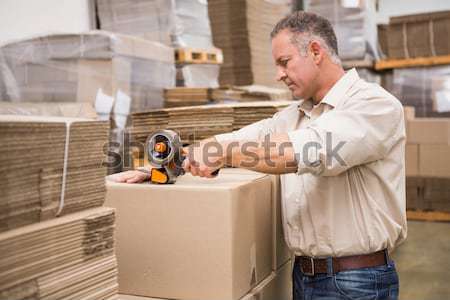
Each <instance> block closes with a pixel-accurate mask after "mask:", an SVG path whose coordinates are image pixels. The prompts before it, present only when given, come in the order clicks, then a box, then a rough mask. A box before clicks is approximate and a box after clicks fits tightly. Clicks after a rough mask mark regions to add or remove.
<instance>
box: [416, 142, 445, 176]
mask: <svg viewBox="0 0 450 300" xmlns="http://www.w3.org/2000/svg"><path fill="white" fill-rule="evenodd" d="M419 153H420V154H419V172H420V175H421V176H430V177H450V145H426V144H422V145H419Z"/></svg>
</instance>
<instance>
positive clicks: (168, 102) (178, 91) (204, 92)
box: [164, 87, 211, 107]
mask: <svg viewBox="0 0 450 300" xmlns="http://www.w3.org/2000/svg"><path fill="white" fill-rule="evenodd" d="M210 99H211V89H209V88H187V87H177V88H173V89H166V90H164V101H165V102H164V106H165V107H178V106H194V105H204V104H208V103H209V102H210Z"/></svg>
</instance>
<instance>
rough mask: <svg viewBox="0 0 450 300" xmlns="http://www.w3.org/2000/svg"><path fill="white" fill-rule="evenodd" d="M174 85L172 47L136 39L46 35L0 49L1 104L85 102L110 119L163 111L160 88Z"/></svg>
mask: <svg viewBox="0 0 450 300" xmlns="http://www.w3.org/2000/svg"><path fill="white" fill-rule="evenodd" d="M174 86H175V66H174V52H173V49H172V48H170V47H167V46H165V45H163V44H160V43H157V42H150V41H146V40H143V39H140V38H136V37H130V36H124V35H120V34H112V33H109V32H104V31H92V32H88V33H82V34H49V35H46V36H40V37H36V38H32V39H28V40H24V41H18V42H14V43H10V44H7V45H4V46H2V47H0V100H2V101H8V102H31V103H43V102H46V103H49V102H50V103H52V102H53V103H56V102H57V103H61V102H64V103H90V104H92V106H95V108H96V110H97V113H98V114H99V115H100V116H102V117H103V118H104V119H109V118H110V117H111V118H112V119H113V120H115V119H116V116H117V119H123V117H125V119H126V117H127V116H128V114H129V113H131V112H135V111H142V110H146V109H151V108H161V107H163V89H164V88H171V87H174ZM126 123H127V121H119V122H118V123H117V124H115V125H114V126H118V127H121V128H124V127H125V126H126Z"/></svg>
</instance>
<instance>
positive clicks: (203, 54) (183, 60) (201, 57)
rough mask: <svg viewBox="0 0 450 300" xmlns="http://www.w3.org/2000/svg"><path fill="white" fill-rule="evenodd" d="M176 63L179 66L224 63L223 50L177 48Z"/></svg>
mask: <svg viewBox="0 0 450 300" xmlns="http://www.w3.org/2000/svg"><path fill="white" fill-rule="evenodd" d="M175 62H176V64H178V65H184V64H215V65H219V64H222V63H223V54H222V50H220V49H217V48H212V49H193V48H177V49H175Z"/></svg>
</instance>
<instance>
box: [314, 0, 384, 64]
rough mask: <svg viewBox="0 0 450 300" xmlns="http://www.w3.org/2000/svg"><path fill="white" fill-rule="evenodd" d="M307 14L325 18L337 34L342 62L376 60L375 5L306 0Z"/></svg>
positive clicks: (367, 0)
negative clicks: (368, 57) (312, 13)
mask: <svg viewBox="0 0 450 300" xmlns="http://www.w3.org/2000/svg"><path fill="white" fill-rule="evenodd" d="M305 4H306V5H305V7H306V11H309V12H314V13H317V14H319V15H321V16H323V17H325V18H327V19H328V20H329V21H330V22H331V24H332V25H333V28H334V30H335V32H336V36H337V40H338V52H339V56H340V58H341V59H343V60H349V59H364V58H366V55H367V54H369V55H371V56H372V57H373V58H375V59H378V58H379V55H378V51H377V49H378V48H377V25H376V11H375V1H371V0H360V1H352V0H309V1H307V3H305Z"/></svg>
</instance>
